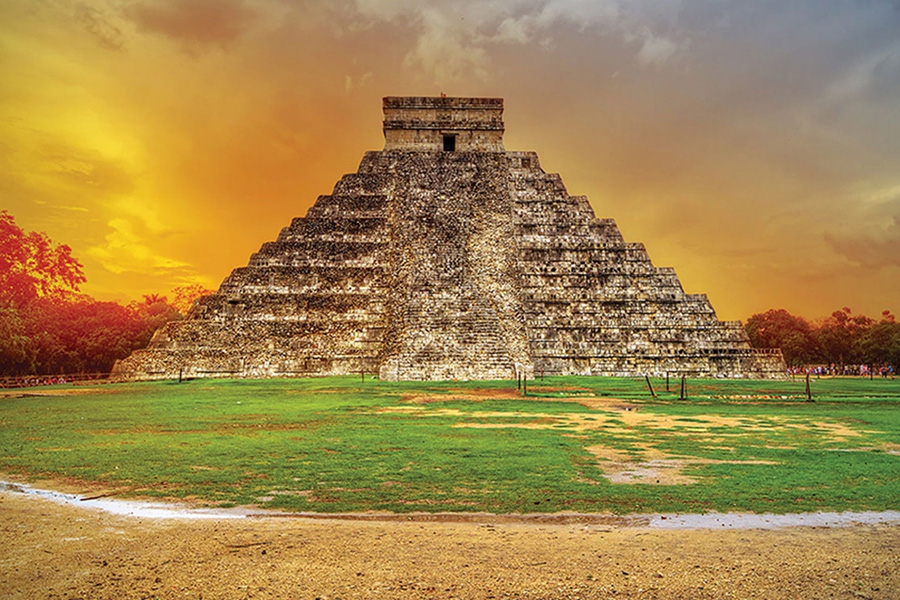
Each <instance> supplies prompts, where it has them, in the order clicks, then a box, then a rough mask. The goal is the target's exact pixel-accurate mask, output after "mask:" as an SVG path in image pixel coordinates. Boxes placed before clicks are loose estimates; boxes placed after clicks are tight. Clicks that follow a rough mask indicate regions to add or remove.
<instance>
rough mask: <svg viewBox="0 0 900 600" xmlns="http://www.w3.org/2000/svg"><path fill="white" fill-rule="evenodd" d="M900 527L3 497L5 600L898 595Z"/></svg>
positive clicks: (0, 580) (0, 531)
mask: <svg viewBox="0 0 900 600" xmlns="http://www.w3.org/2000/svg"><path fill="white" fill-rule="evenodd" d="M898 548H900V527H897V526H866V527H845V528H828V529H817V528H799V527H798V528H790V529H781V530H772V531H761V530H743V531H659V530H650V529H644V528H613V527H608V526H603V525H588V526H585V525H548V524H521V523H519V524H516V523H501V524H491V523H403V522H347V521H321V520H306V519H297V518H278V517H267V518H247V519H230V520H172V519H154V520H148V519H138V518H133V517H121V516H116V515H111V514H108V513H104V512H100V511H96V510H86V509H83V508H78V507H73V506H65V505H60V504H58V503H54V502H51V501H48V500H44V499H41V498H35V497H26V496H23V495H21V494H16V493H8V492H2V493H0V597H3V598H65V599H70V600H74V599H75V598H83V599H95V598H96V599H104V598H109V599H113V598H115V599H124V598H193V599H198V598H203V599H206V600H210V599H217V598H222V599H232V598H234V599H242V598H301V599H306V598H308V599H310V600H313V599H315V598H328V599H330V600H335V599H337V598H343V599H344V600H348V599H352V598H386V599H391V598H397V599H399V598H404V599H405V598H585V599H586V598H696V599H701V598H726V597H731V598H767V599H768V598H848V599H860V598H863V599H865V598H871V599H876V598H879V599H881V598H883V599H893V598H900V556H898V551H897V550H898Z"/></svg>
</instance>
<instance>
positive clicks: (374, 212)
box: [113, 97, 784, 380]
mask: <svg viewBox="0 0 900 600" xmlns="http://www.w3.org/2000/svg"><path fill="white" fill-rule="evenodd" d="M383 108H384V140H385V143H384V149H383V150H373V151H368V152H366V153H365V154H364V155H363V158H362V161H361V162H360V164H359V167H358V168H357V170H356V171H355V172H353V173H349V174H347V175H344V176H343V177H341V178H340V180H338V182H337V183H336V184H335V186H334V189H333V190H332V191H331V193H330V194H327V195H322V196H319V197H318V199H317V200H316V202H315V204H313V206H312V207H311V208H310V209H309V210H308V211H307V213H306V215H305V216H303V217H297V218H294V219H293V220H292V221H291V223H290V225H288V226H287V227H285V228H283V229H282V230H281V232H279V234H278V236H277V237H276V238H275V239H274V240H272V241H268V242H265V243H263V244H262V246H261V247H260V249H259V251H258V252H256V253H254V254H253V255H252V256H251V257H250V260H249V261H248V263H247V265H246V266H243V267H238V268H236V269H234V270H233V271H232V272H231V274H230V275H229V276H228V277H226V278H225V280H224V281H223V282H222V284H221V286H219V290H218V291H217V292H216V293H215V294H212V295H210V296H206V297H205V298H202V299H200V300H199V301H198V302H197V303H196V304H195V305H194V307H193V308H192V309H191V311H190V314H189V315H188V317H187V318H186V319H185V320H183V321H177V322H171V323H167V324H166V325H165V326H164V327H163V328H162V329H160V330H159V331H157V332H156V333H155V334H154V336H153V339H152V340H151V342H150V345H149V346H148V347H147V348H146V349H144V350H138V351H136V352H134V353H133V354H132V355H131V356H130V357H128V358H127V359H125V360H124V361H120V362H119V363H118V364H117V365H116V367H115V368H114V371H113V375H114V377H117V378H122V379H172V378H179V377H182V376H183V377H308V376H320V375H341V374H343V375H346V374H356V375H359V374H360V373H371V374H377V375H378V377H380V378H381V379H386V380H440V379H516V378H518V377H535V376H538V375H542V374H545V375H620V376H635V375H665V374H673V375H675V376H678V375H687V376H691V377H697V376H705V377H780V376H783V374H784V362H783V360H782V357H781V353H780V351H777V350H776V351H768V352H767V351H761V350H756V349H754V348H751V346H750V343H749V339H748V337H747V334H746V332H745V331H744V329H743V327H742V326H741V324H740V323H739V322H727V321H719V320H718V318H717V317H716V312H715V310H713V307H712V305H711V304H710V302H709V299H708V298H707V297H706V296H705V295H703V294H688V293H686V292H685V291H684V290H683V289H682V287H681V282H680V281H679V280H678V276H677V275H676V273H675V270H674V269H672V268H670V267H658V266H656V265H654V264H653V262H652V261H651V260H650V256H649V254H648V253H647V250H646V249H645V248H644V245H643V244H641V243H637V242H629V241H626V240H625V239H623V237H622V234H621V232H620V231H619V228H618V227H617V226H616V223H615V221H614V220H612V219H608V218H604V219H598V218H597V217H596V216H595V214H594V210H593V208H592V207H591V204H590V203H589V202H588V200H587V198H586V197H584V196H573V195H571V194H569V192H568V191H567V190H566V186H565V185H564V184H563V181H562V178H561V177H560V176H559V175H558V174H556V173H547V172H545V171H544V170H543V169H542V168H541V163H540V159H539V158H538V155H537V153H536V152H530V151H524V152H523V151H508V150H505V149H504V147H503V131H504V127H503V100H501V99H500V98H445V97H440V98H419V97H404V98H400V97H388V98H384V100H383ZM373 125H374V124H373ZM300 202H301V200H299V199H298V203H300Z"/></svg>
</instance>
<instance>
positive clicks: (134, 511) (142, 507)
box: [0, 481, 247, 519]
mask: <svg viewBox="0 0 900 600" xmlns="http://www.w3.org/2000/svg"><path fill="white" fill-rule="evenodd" d="M0 492H13V493H18V494H25V495H26V496H37V497H38V498H44V499H46V500H52V501H53V502H57V503H59V504H68V505H70V506H77V507H79V508H93V509H97V510H102V511H104V512H108V513H111V514H114V515H120V516H125V517H137V518H144V519H240V518H243V517H246V516H247V511H242V510H239V509H238V510H231V509H221V508H216V509H210V508H187V507H184V506H179V505H178V504H169V503H165V502H145V501H139V500H116V499H113V498H93V499H89V498H85V497H84V496H79V495H77V494H64V493H62V492H55V491H53V490H41V489H37V488H33V487H31V486H30V485H24V484H20V483H11V482H8V481H0Z"/></svg>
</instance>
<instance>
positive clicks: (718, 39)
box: [0, 0, 900, 320]
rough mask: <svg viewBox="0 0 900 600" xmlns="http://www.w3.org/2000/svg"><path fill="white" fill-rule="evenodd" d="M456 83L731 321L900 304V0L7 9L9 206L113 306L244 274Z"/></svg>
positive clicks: (511, 140) (363, 0)
mask: <svg viewBox="0 0 900 600" xmlns="http://www.w3.org/2000/svg"><path fill="white" fill-rule="evenodd" d="M441 92H444V93H446V94H447V95H449V96H500V97H503V98H504V99H505V103H506V111H505V115H504V116H505V121H506V136H505V143H506V148H507V149H508V150H534V151H537V152H538V154H539V155H540V157H541V161H542V164H543V167H544V169H545V170H547V171H550V172H558V173H560V174H561V175H562V177H563V181H564V182H565V183H566V185H567V187H568V189H569V192H570V193H572V194H584V195H587V196H588V198H589V199H590V201H591V204H592V205H593V207H594V210H595V212H596V214H597V216H598V217H612V218H614V219H616V221H617V222H618V224H619V227H620V229H621V230H622V234H623V235H624V237H625V239H626V240H629V241H640V242H643V243H644V244H645V245H646V247H647V249H648V251H649V253H650V256H651V258H652V259H653V261H654V263H655V264H656V265H659V266H673V267H675V269H676V271H677V273H678V275H679V276H680V278H681V281H682V284H683V286H684V288H685V290H686V291H688V292H705V293H707V294H708V295H709V297H710V299H711V300H712V303H713V306H714V307H715V308H716V310H717V312H718V314H719V317H720V318H723V319H742V320H745V319H746V318H747V317H748V316H749V315H751V314H753V313H755V312H761V311H764V310H766V309H768V308H786V309H788V310H789V311H791V312H793V313H796V314H800V315H803V316H805V317H808V318H817V317H822V316H825V315H827V314H828V313H830V312H831V311H833V310H836V309H839V308H841V307H843V306H849V307H851V308H852V309H853V310H854V312H856V313H859V312H862V313H865V314H868V315H870V316H879V315H880V313H881V311H882V310H886V309H890V310H892V311H894V312H895V313H900V1H898V0H893V1H889V0H884V1H878V0H865V1H864V0H859V1H853V0H835V1H829V0H791V1H782V0H777V1H768V0H753V1H747V0H697V1H692V0H682V1H678V0H454V1H429V0H339V1H333V2H332V1H329V2H325V1H312V0H310V1H304V0H133V1H126V0H3V1H2V2H0V209H6V210H8V211H9V212H10V213H11V214H12V215H13V216H15V217H16V220H17V222H18V224H19V225H20V226H21V227H23V228H24V229H26V230H38V231H45V232H47V233H48V234H49V235H50V237H51V238H52V239H54V240H55V241H57V242H63V243H66V244H68V245H70V246H71V247H72V249H73V252H74V254H75V256H77V257H78V258H79V259H80V260H81V262H82V263H83V264H84V267H85V274H86V275H87V278H88V283H87V284H85V285H84V286H83V288H82V289H83V291H85V292H87V293H89V294H91V295H93V296H95V297H97V298H100V299H119V300H130V299H134V298H139V297H140V295H141V294H146V293H151V292H156V293H167V292H169V290H171V289H172V288H174V287H176V286H180V285H185V284H190V283H201V284H204V285H205V286H207V287H211V288H217V287H218V285H219V283H220V282H221V280H222V279H223V278H224V277H225V276H226V275H227V274H228V273H229V272H230V271H231V269H232V268H234V267H237V266H242V265H245V264H246V263H247V260H248V258H249V256H250V254H251V253H253V252H255V251H256V250H257V249H258V248H259V246H260V245H261V244H262V243H263V242H265V241H268V240H272V239H274V238H275V237H276V235H277V234H278V232H279V230H280V229H281V228H282V227H284V226H286V225H288V224H289V223H290V220H291V218H292V217H294V216H301V215H303V214H305V212H306V210H307V209H308V208H309V207H310V205H311V204H312V203H313V202H314V201H315V199H316V197H317V196H318V195H320V194H328V193H330V192H331V190H332V187H333V186H334V183H335V182H336V181H337V180H338V179H339V178H340V176H341V175H342V174H344V173H347V172H353V171H355V170H356V168H357V166H358V164H359V161H360V159H361V157H362V155H363V152H364V151H366V150H373V149H380V148H381V147H382V144H383V137H382V133H381V119H382V115H381V98H382V97H383V96H388V95H392V96H401V95H425V96H436V95H439V94H440V93H441Z"/></svg>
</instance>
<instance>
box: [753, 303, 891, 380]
mask: <svg viewBox="0 0 900 600" xmlns="http://www.w3.org/2000/svg"><path fill="white" fill-rule="evenodd" d="M745 329H746V330H747V335H748V336H749V337H750V343H751V344H753V346H754V347H756V348H781V351H782V353H783V354H784V360H785V362H786V363H787V365H788V367H801V366H805V365H821V366H826V367H828V368H829V370H830V371H831V372H836V373H847V374H849V373H851V372H854V370H855V372H857V373H858V372H859V369H858V367H859V366H860V365H863V366H864V367H865V368H867V369H872V368H874V369H875V370H876V372H877V370H878V369H879V368H882V367H892V368H893V372H896V371H897V370H898V367H900V323H898V322H897V319H896V317H894V315H893V314H891V312H890V311H887V310H886V311H884V312H883V313H882V314H881V319H880V320H876V319H872V318H870V317H867V316H865V315H855V314H853V312H852V311H851V310H850V309H849V308H847V307H844V308H842V309H841V310H836V311H834V312H833V313H831V315H830V316H829V317H827V318H825V319H822V320H821V321H817V322H810V321H807V320H806V319H804V318H803V317H798V316H796V315H792V314H791V313H789V312H788V311H786V310H784V309H783V308H781V309H772V310H769V311H766V312H764V313H758V314H755V315H753V316H752V317H750V318H749V319H747V323H746V325H745Z"/></svg>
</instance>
